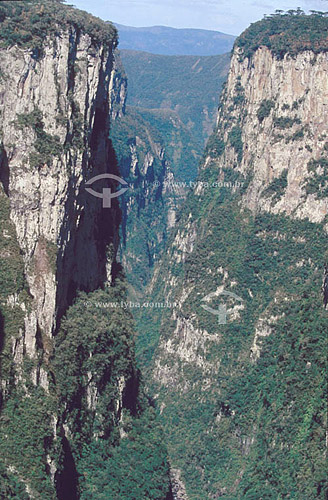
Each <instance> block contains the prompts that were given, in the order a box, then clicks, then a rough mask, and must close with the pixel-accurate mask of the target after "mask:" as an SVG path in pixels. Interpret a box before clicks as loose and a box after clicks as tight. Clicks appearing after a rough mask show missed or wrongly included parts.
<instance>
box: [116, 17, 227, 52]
mask: <svg viewBox="0 0 328 500" xmlns="http://www.w3.org/2000/svg"><path fill="white" fill-rule="evenodd" d="M115 26H116V27H117V29H118V31H119V39H120V45H119V48H120V49H131V50H143V51H145V52H150V53H152V54H161V55H167V56H172V55H195V56H212V55H218V54H224V53H225V52H230V50H231V49H232V46H233V43H234V41H235V38H236V37H234V36H232V35H226V34H225V33H220V32H219V31H208V30H201V29H177V28H168V27H166V26H151V27H148V28H133V27H132V26H123V25H121V24H115Z"/></svg>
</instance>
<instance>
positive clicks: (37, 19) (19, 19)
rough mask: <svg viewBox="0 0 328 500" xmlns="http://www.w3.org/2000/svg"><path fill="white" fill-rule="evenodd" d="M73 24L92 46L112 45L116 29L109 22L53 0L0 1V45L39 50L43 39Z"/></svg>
mask: <svg viewBox="0 0 328 500" xmlns="http://www.w3.org/2000/svg"><path fill="white" fill-rule="evenodd" d="M70 27H74V28H75V30H76V31H77V33H87V34H88V35H90V37H91V39H92V41H93V43H95V44H96V45H109V46H116V44H117V31H116V28H115V27H114V26H113V25H112V24H111V23H105V22H103V21H102V20H101V19H98V18H97V17H94V16H92V15H91V14H88V13H87V12H83V11H80V10H78V9H75V8H73V7H70V6H68V5H64V4H63V3H62V2H59V1H56V0H40V1H39V0H23V1H20V2H15V1H3V2H1V4H0V39H1V41H0V47H1V46H2V47H10V46H12V45H18V46H19V47H23V48H29V49H33V50H34V51H35V54H36V56H38V55H40V54H42V53H43V49H44V45H43V44H44V41H45V39H46V38H47V37H49V36H52V37H54V36H55V35H56V34H58V33H59V32H60V31H63V30H68V29H69V28H70Z"/></svg>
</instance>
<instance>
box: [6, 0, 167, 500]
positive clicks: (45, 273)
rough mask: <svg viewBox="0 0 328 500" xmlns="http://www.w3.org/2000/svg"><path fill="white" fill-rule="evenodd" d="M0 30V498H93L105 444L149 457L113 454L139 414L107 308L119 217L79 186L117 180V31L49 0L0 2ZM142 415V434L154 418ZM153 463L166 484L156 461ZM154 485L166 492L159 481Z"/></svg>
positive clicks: (126, 353)
mask: <svg viewBox="0 0 328 500" xmlns="http://www.w3.org/2000/svg"><path fill="white" fill-rule="evenodd" d="M0 22H1V24H0V30H1V35H2V41H1V45H0V117H1V120H0V121H1V130H0V140H1V149H0V154H1V157H0V179H1V192H0V219H1V244H0V258H1V271H0V281H1V303H0V306H1V316H0V318H1V323H0V326H1V343H0V348H1V433H2V435H3V436H4V437H5V439H2V444H1V464H0V474H1V489H0V496H3V497H4V498H17V497H19V498H22V499H24V500H25V499H29V498H31V499H32V498H42V499H53V498H59V499H66V498H69V499H70V500H71V499H74V498H89V497H90V491H92V495H93V498H97V495H99V498H100V495H102V492H103V491H104V489H105V488H108V489H109V490H112V489H114V488H115V484H114V483H115V481H116V480H117V478H115V474H111V475H110V476H109V475H108V474H107V473H105V472H101V470H100V469H99V467H98V466H97V469H98V470H99V472H100V473H101V474H103V476H101V477H100V478H98V477H95V476H94V474H91V469H92V467H93V465H92V464H93V460H101V463H102V467H106V466H108V467H110V468H113V466H114V465H115V463H113V462H111V463H110V464H108V465H106V464H107V463H106V459H108V452H107V450H108V447H109V446H116V448H117V449H116V451H115V454H116V455H115V456H116V460H117V461H118V462H119V463H120V464H121V466H122V467H123V468H124V467H125V466H126V467H128V465H124V463H125V462H124V461H126V460H128V459H130V460H137V461H139V463H140V466H141V467H142V464H143V463H144V462H147V463H149V459H150V460H151V461H152V458H151V457H148V458H147V457H144V460H141V459H140V457H139V458H137V456H136V455H135V454H136V453H137V454H138V453H139V454H140V453H141V451H140V450H141V449H142V450H143V449H144V446H143V445H142V444H139V448H138V447H137V448H134V449H133V451H130V452H125V448H124V447H128V446H129V444H127V442H129V437H128V436H129V435H130V434H129V432H130V431H131V433H133V436H134V437H133V439H136V438H137V439H138V440H140V439H141V441H140V443H142V439H143V438H142V436H141V434H142V432H141V431H140V429H141V428H142V427H143V426H141V424H139V425H140V429H139V430H138V428H137V430H135V428H134V426H135V425H138V424H135V422H136V418H137V417H138V418H139V417H140V418H141V415H144V414H145V412H147V411H148V408H149V405H148V402H147V400H146V399H145V398H144V397H143V396H142V395H141V389H140V380H139V375H138V372H137V370H136V367H135V361H134V346H133V326H132V321H131V316H130V314H129V313H128V312H126V311H124V310H123V309H121V308H119V309H118V310H117V311H116V313H112V314H110V313H109V311H108V307H110V304H111V303H113V304H114V303H116V302H115V301H119V302H120V301H122V300H124V298H125V292H124V290H125V287H124V279H123V278H122V275H121V266H120V265H119V264H118V263H117V259H116V254H117V249H118V246H119V224H120V219H121V212H120V209H119V206H118V202H117V200H115V199H114V200H112V203H111V208H110V209H104V208H103V206H102V202H101V200H100V199H98V198H96V197H94V196H92V195H91V194H90V193H88V192H87V191H86V189H85V187H86V186H85V184H86V182H87V181H88V180H90V179H92V178H93V177H94V176H97V175H99V174H111V175H118V174H119V171H118V166H117V161H116V158H115V154H114V151H113V148H112V143H111V141H110V139H109V130H110V126H111V123H112V122H113V120H115V119H117V120H119V119H120V118H121V117H122V115H123V112H124V84H125V82H124V80H122V79H121V76H120V73H119V71H118V63H117V62H116V61H115V54H114V49H115V47H116V45H117V34H116V30H115V29H114V28H113V27H112V25H110V24H105V23H102V22H101V21H100V20H98V19H96V18H93V17H92V16H89V15H88V14H86V13H81V12H79V11H77V10H75V9H72V8H70V7H66V6H63V5H61V3H60V2H56V3H54V2H49V1H47V0H44V1H42V2H41V3H39V2H38V3H37V2H22V3H20V5H16V4H15V3H14V2H3V5H2V6H1V8H0ZM110 185H111V188H112V190H115V189H116V181H115V182H113V181H110ZM107 186H108V184H107ZM94 188H95V190H97V189H99V190H100V191H101V186H99V184H98V186H97V185H96V186H95V187H94ZM113 307H114V306H113ZM143 398H144V399H143ZM124 416H125V417H126V419H127V421H128V427H125V420H124ZM143 418H145V421H147V425H148V424H149V425H150V427H149V429H151V428H152V425H153V424H151V423H150V420H153V421H155V419H154V417H152V416H150V417H149V419H148V417H145V416H144V417H143ZM154 425H155V424H154ZM156 432H157V431H155V433H154V432H153V431H152V434H151V436H149V437H147V441H149V442H152V440H153V439H154V437H155V436H157V434H156ZM123 437H126V440H125V442H124V443H125V444H124V445H123V447H122V448H120V442H121V438H123ZM156 439H157V438H156ZM99 440H100V441H99ZM96 441H97V442H98V445H97V443H96ZM100 443H101V444H102V443H104V445H103V447H102V446H100ZM105 444H106V446H105ZM92 446H93V447H94V448H93V449H92ZM97 446H98V447H97ZM158 446H159V447H160V448H161V445H158ZM91 449H92V451H90V450H91ZM104 450H106V453H105V451H104ZM156 450H157V444H155V443H154V448H153V450H152V452H151V453H152V456H154V457H155V456H156ZM161 450H162V451H164V448H161ZM125 453H126V455H125ZM161 453H162V452H161ZM100 457H101V458H100ZM118 457H119V458H118ZM160 461H161V464H162V465H161V467H163V469H162V470H163V472H164V471H165V472H164V475H166V477H167V464H166V459H165V451H164V455H163V456H162V458H161V459H160ZM150 470H151V469H149V468H148V471H150ZM138 473H139V472H137V474H138ZM145 474H146V475H147V474H148V473H147V472H146V471H143V472H142V473H141V476H143V482H144V483H145V485H144V487H145V488H151V485H150V483H151V482H152V479H151V478H152V477H153V475H152V472H150V479H149V481H148V480H146V481H145V480H144V478H145ZM107 477H108V478H109V477H110V478H111V479H108V480H107V479H106V478H107ZM103 481H104V482H103ZM110 481H111V483H110ZM133 481H134V484H135V488H139V486H140V482H139V483H138V481H139V479H138V478H137V476H134V478H133ZM109 483H110V484H109ZM160 483H161V484H162V485H163V484H164V485H165V486H164V487H163V496H165V495H166V493H167V490H168V488H169V485H168V479H167V480H165V479H164V481H163V478H162V479H161V480H160ZM129 487H130V490H131V491H132V492H133V487H132V486H131V484H130V486H129ZM139 489H140V488H139ZM140 492H141V493H140V494H141V495H142V494H143V490H142V489H141V490H140ZM17 495H18V496H17ZM83 495H84V496H83ZM157 495H160V493H159V492H158V489H157ZM117 498H120V496H119V494H117Z"/></svg>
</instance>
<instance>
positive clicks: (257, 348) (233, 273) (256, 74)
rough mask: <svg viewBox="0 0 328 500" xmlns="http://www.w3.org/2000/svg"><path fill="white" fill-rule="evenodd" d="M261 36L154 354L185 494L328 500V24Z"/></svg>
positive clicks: (146, 339)
mask: <svg viewBox="0 0 328 500" xmlns="http://www.w3.org/2000/svg"><path fill="white" fill-rule="evenodd" d="M250 30H252V33H251V34H249V32H248V31H246V33H245V34H243V35H242V36H241V37H240V39H239V40H237V42H236V46H235V49H234V53H233V57H232V61H231V68H230V73H229V78H228V82H227V85H226V88H225V90H224V92H223V95H222V99H221V103H220V107H219V116H218V123H217V127H216V130H215V132H214V134H213V136H212V137H211V139H210V140H209V142H208V145H207V148H206V151H205V155H204V162H203V164H202V167H201V172H200V176H199V179H198V183H197V185H196V187H195V188H194V190H193V193H192V194H190V195H189V196H188V198H187V201H186V204H185V206H184V207H183V210H182V211H181V213H180V216H179V219H178V222H177V225H176V229H175V231H174V234H173V235H172V238H171V242H170V245H169V247H168V250H167V253H166V254H165V255H164V256H163V258H162V262H161V263H160V265H159V266H158V267H157V269H156V270H155V273H154V277H153V280H152V283H151V286H150V289H149V297H150V299H151V300H152V301H153V302H154V303H155V302H163V301H167V302H169V303H170V304H171V307H170V308H168V309H166V310H165V311H163V310H161V311H158V310H155V309H154V310H153V311H152V312H151V314H150V315H149V316H148V318H143V319H141V320H140V325H139V332H140V333H139V340H138V353H139V358H140V360H141V363H142V364H143V366H144V367H145V369H146V370H148V373H149V385H150V387H151V389H152V391H153V394H154V396H155V397H156V398H157V401H158V404H159V406H160V409H161V414H162V418H163V422H164V424H165V430H166V433H167V436H168V447H169V453H170V459H171V464H172V468H173V469H174V470H177V471H179V473H178V474H176V475H175V476H176V477H175V479H176V478H178V479H177V480H175V479H174V481H173V485H174V491H175V489H176V488H177V490H178V491H177V492H176V497H177V498H179V495H180V494H181V498H184V497H185V491H184V487H183V485H182V486H181V481H183V482H184V484H185V486H186V492H187V496H188V498H189V499H195V500H196V499H197V500H198V499H200V498H209V499H210V498H218V497H223V498H224V497H227V498H231V499H232V498H233V499H235V498H288V496H289V495H294V496H295V498H311V499H314V498H324V497H325V494H326V493H325V492H326V483H325V479H324V477H325V474H324V461H325V456H326V444H325V432H324V428H325V421H326V416H325V415H326V411H325V391H326V385H325V367H326V364H325V357H324V356H323V352H324V350H325V348H324V345H325V329H326V324H327V316H326V312H325V310H324V308H323V300H324V296H323V293H322V275H323V268H324V263H325V262H326V259H327V254H326V245H325V238H326V234H327V208H328V205H327V202H328V200H327V184H326V183H327V132H328V130H327V86H326V76H327V70H328V66H327V63H328V59H327V39H326V35H325V33H326V30H327V18H326V17H325V16H323V15H320V14H313V15H312V16H304V15H302V14H297V15H295V14H292V13H290V14H288V15H286V16H274V17H273V18H272V19H271V18H268V19H265V20H264V21H262V22H261V23H257V24H256V25H253V26H252V27H251V28H250ZM279 30H280V31H279ZM279 33H282V35H281V38H279V36H280V34H279ZM300 33H302V36H303V38H301V42H300V43H301V46H299V38H298V37H300V36H301V35H300ZM270 36H271V38H270ZM277 39H278V42H277ZM255 42H257V43H255ZM275 43H276V45H275ZM252 44H253V45H252ZM249 45H251V49H250V47H249ZM311 45H312V47H311ZM277 47H278V48H277ZM278 49H279V50H278ZM163 277H164V279H163ZM154 325H155V328H154ZM179 484H180V486H179ZM179 491H180V492H179Z"/></svg>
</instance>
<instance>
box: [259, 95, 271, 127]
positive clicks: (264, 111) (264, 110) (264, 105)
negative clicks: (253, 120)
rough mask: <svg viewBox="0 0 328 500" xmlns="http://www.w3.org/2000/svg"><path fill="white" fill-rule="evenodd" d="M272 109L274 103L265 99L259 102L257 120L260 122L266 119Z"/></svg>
mask: <svg viewBox="0 0 328 500" xmlns="http://www.w3.org/2000/svg"><path fill="white" fill-rule="evenodd" d="M273 108H274V101H271V100H269V99H265V100H264V101H262V102H261V104H260V107H259V109H258V110H257V118H258V119H259V121H260V122H262V121H263V120H264V118H267V117H268V116H269V114H270V113H271V110H272V109H273Z"/></svg>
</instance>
